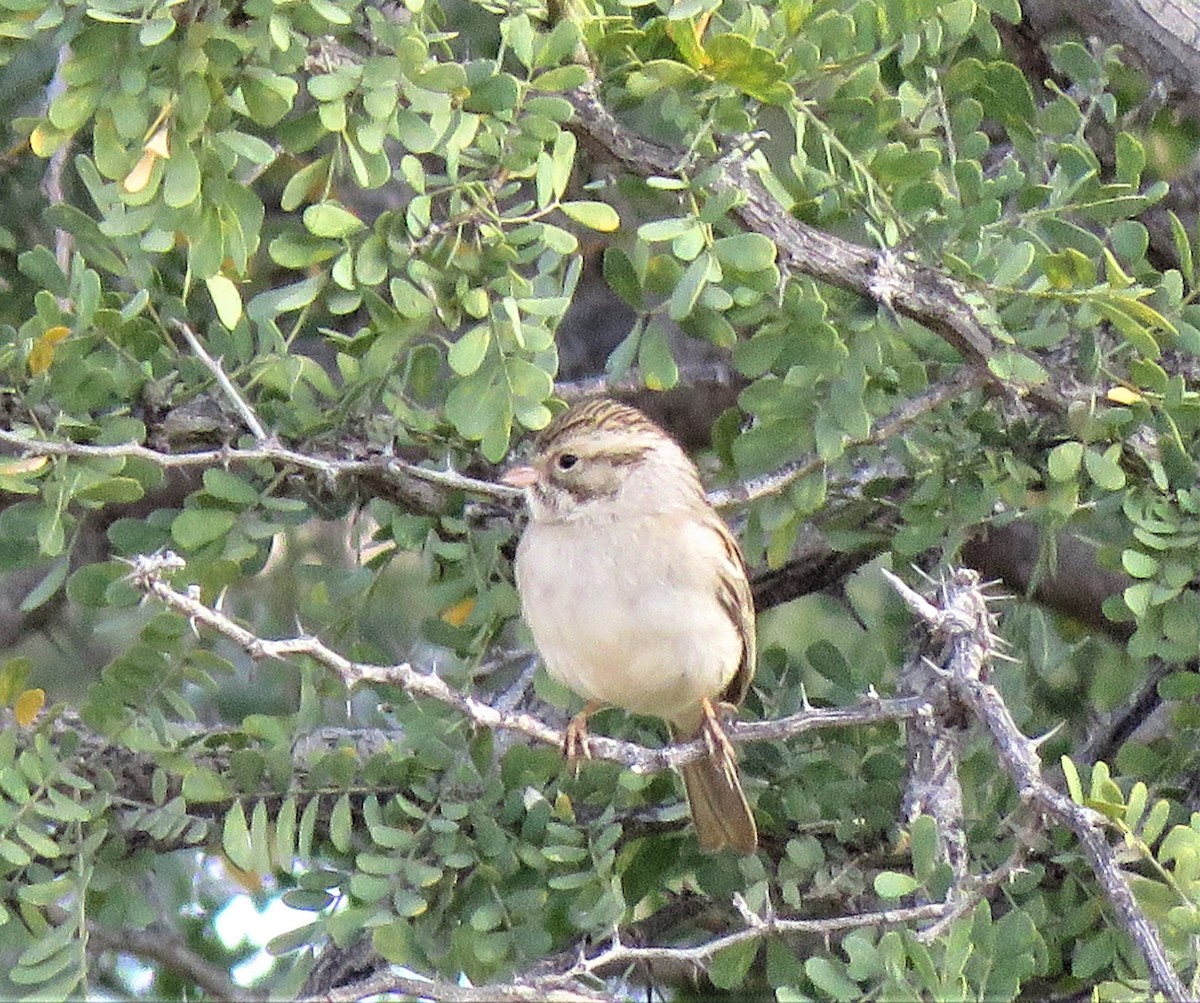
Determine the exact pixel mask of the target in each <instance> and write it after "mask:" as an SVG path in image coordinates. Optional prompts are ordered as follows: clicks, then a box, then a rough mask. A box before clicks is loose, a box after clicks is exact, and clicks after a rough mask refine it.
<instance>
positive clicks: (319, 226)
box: [303, 202, 363, 240]
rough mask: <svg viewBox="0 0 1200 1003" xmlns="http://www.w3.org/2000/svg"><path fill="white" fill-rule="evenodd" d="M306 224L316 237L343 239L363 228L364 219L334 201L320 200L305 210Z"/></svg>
mask: <svg viewBox="0 0 1200 1003" xmlns="http://www.w3.org/2000/svg"><path fill="white" fill-rule="evenodd" d="M303 218H304V225H305V227H306V228H307V229H308V232H309V233H311V234H312V235H313V236H314V237H326V238H329V239H332V240H341V239H343V238H345V237H349V236H350V235H351V234H353V233H357V232H358V231H359V230H361V229H362V228H363V221H362V220H361V219H359V218H358V217H357V216H355V215H354V213H352V212H350V210H348V209H343V208H342V207H341V206H340V205H336V204H335V203H333V202H319V203H317V204H316V205H310V206H309V207H308V208H307V209H305V210H304V217H303Z"/></svg>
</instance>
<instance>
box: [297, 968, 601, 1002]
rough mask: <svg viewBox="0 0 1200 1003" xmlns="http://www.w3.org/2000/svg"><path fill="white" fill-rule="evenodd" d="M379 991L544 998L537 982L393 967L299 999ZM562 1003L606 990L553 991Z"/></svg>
mask: <svg viewBox="0 0 1200 1003" xmlns="http://www.w3.org/2000/svg"><path fill="white" fill-rule="evenodd" d="M383 993H403V994H404V995H405V996H408V997H411V998H413V999H428V1000H437V1001H438V1003H479V1001H480V1000H496V1001H500V1003H507V1001H509V1000H545V999H546V996H545V995H544V990H542V989H541V988H540V987H538V986H523V985H517V984H511V983H510V984H500V983H488V984H486V985H482V986H462V985H459V984H458V983H457V982H447V981H446V980H445V979H426V978H418V977H415V976H412V975H401V974H400V973H399V971H398V970H397V969H395V968H390V967H389V968H386V969H385V970H383V971H379V972H372V973H371V974H370V975H368V976H366V977H365V978H363V979H360V980H358V981H357V982H352V983H350V984H349V985H345V986H339V987H338V988H336V989H332V990H330V991H329V992H323V993H321V994H320V995H317V996H302V997H300V1003H353V1001H356V1000H361V999H366V998H367V997H374V996H379V995H381V994H383ZM552 998H553V999H554V1000H555V1001H559V1000H561V1001H562V1003H596V1001H598V1000H607V999H609V997H608V996H607V995H606V994H601V993H593V992H588V991H586V990H580V989H574V990H570V991H562V992H556V993H555V995H554V996H553V997H552Z"/></svg>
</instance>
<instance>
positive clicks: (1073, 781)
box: [1059, 756, 1084, 804]
mask: <svg viewBox="0 0 1200 1003" xmlns="http://www.w3.org/2000/svg"><path fill="white" fill-rule="evenodd" d="M1059 762H1060V763H1061V764H1062V771H1063V776H1064V777H1065V778H1066V781H1067V792H1068V793H1069V794H1070V795H1071V800H1072V801H1074V802H1075V803H1076V804H1083V802H1084V797H1083V784H1082V783H1081V782H1080V780H1079V770H1077V769H1076V768H1075V763H1074V761H1073V760H1072V759H1071V758H1070V757H1069V756H1063V757H1062V758H1061V759H1060V760H1059Z"/></svg>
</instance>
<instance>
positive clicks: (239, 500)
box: [203, 467, 260, 505]
mask: <svg viewBox="0 0 1200 1003" xmlns="http://www.w3.org/2000/svg"><path fill="white" fill-rule="evenodd" d="M203 479H204V490H205V491H207V492H208V493H209V494H210V495H212V496H213V497H214V498H220V499H221V500H222V501H227V502H233V503H234V504H235V505H256V504H257V503H258V501H259V497H260V496H259V492H258V489H257V488H256V487H254V485H253V484H250V483H249V482H248V481H246V480H244V479H243V478H241V477H239V476H238V475H237V474H235V473H233V472H232V471H230V470H225V469H224V468H223V467H210V468H209V469H208V470H206V471H204V478H203Z"/></svg>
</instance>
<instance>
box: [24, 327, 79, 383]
mask: <svg viewBox="0 0 1200 1003" xmlns="http://www.w3.org/2000/svg"><path fill="white" fill-rule="evenodd" d="M70 333H71V329H70V328H69V327H63V326H62V325H61V324H56V325H55V326H54V327H52V328H50V329H49V330H47V331H46V332H45V333H44V334H43V335H42V336H41V337H40V338H38V340H37V341H35V342H34V343H33V348H32V349H30V351H29V371H30V372H31V373H32V374H33V375H34V376H37V375H39V374H41V373H44V372H45V371H46V370H47V369H49V368H50V366H51V364H52V363H53V362H54V346H55V345H57V344H58V343H59V342H60V341H62V340H63V339H64V338H65V337H66V336H67V335H69V334H70Z"/></svg>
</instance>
